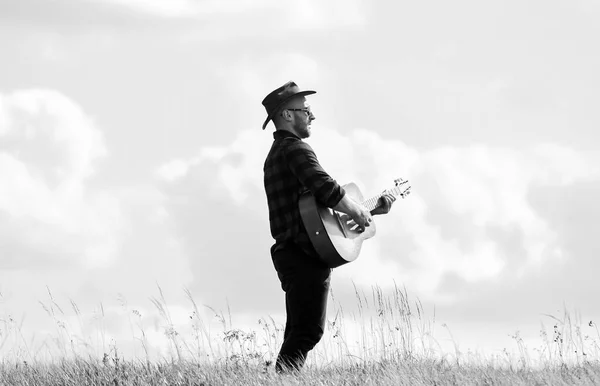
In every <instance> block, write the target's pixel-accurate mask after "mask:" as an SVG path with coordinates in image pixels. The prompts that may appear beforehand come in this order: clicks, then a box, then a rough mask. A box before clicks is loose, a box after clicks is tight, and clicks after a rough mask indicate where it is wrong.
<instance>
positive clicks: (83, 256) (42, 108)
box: [0, 90, 121, 268]
mask: <svg viewBox="0 0 600 386" xmlns="http://www.w3.org/2000/svg"><path fill="white" fill-rule="evenodd" d="M0 111H1V112H2V117H3V119H2V121H1V122H0V138H1V142H0V143H1V144H0V176H1V179H2V184H1V185H0V228H2V230H3V231H4V233H3V234H4V235H5V236H6V239H5V241H4V242H3V243H2V255H3V260H2V262H3V264H4V265H5V268H6V266H7V265H8V266H10V267H12V268H15V267H22V266H24V265H25V266H26V265H30V264H32V262H33V261H35V262H37V264H42V265H43V264H45V262H46V263H48V262H50V261H52V262H62V263H65V262H66V261H70V262H71V263H75V262H77V261H79V262H80V263H76V264H83V265H88V264H89V265H103V264H105V263H107V262H108V261H110V260H111V259H112V258H114V256H115V253H116V251H117V248H118V245H117V242H116V239H115V237H114V236H115V232H117V231H118V229H120V227H121V225H120V220H121V213H120V209H119V205H118V202H117V200H115V198H114V197H112V196H111V195H110V194H105V193H102V192H99V193H94V194H92V193H89V192H88V191H87V189H86V180H87V179H88V177H90V176H91V175H92V174H93V172H94V167H95V164H96V162H97V161H98V160H99V159H101V158H102V157H104V156H106V154H107V151H106V147H105V145H104V139H103V136H102V133H101V132H100V130H98V129H97V128H96V127H95V125H94V123H93V120H92V119H91V118H90V117H89V116H87V115H86V114H85V113H84V112H83V110H82V109H81V107H80V106H78V105H77V104H76V103H75V102H73V101H72V100H70V99H69V98H68V97H66V96H64V95H62V94H61V93H59V92H57V91H52V90H22V91H17V92H14V93H12V94H7V95H0ZM33 267H35V264H33Z"/></svg>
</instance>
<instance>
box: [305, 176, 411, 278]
mask: <svg viewBox="0 0 600 386" xmlns="http://www.w3.org/2000/svg"><path fill="white" fill-rule="evenodd" d="M407 184H408V181H406V180H403V179H401V178H399V179H396V180H395V181H394V187H393V188H391V189H387V190H384V191H383V192H382V193H381V194H379V195H377V196H375V197H371V198H369V199H368V200H364V198H363V195H362V192H361V191H360V189H359V188H358V186H356V184H355V183H353V182H351V183H349V184H346V185H343V188H344V190H345V191H346V194H349V195H350V197H351V198H352V199H354V201H356V202H359V203H362V205H364V206H365V207H366V208H367V209H368V210H369V211H373V210H374V209H375V208H377V207H378V206H379V198H380V197H381V196H383V195H384V194H386V193H388V194H392V195H394V196H396V197H398V196H400V197H402V198H405V197H406V196H408V195H409V194H410V186H408V185H407ZM298 207H299V209H300V216H301V217H302V222H303V223H304V227H305V228H306V231H307V233H308V237H309V239H310V241H311V243H312V245H313V246H314V247H315V249H316V251H317V253H318V254H319V256H320V258H321V259H322V260H323V261H325V263H327V265H328V266H329V267H330V268H336V267H339V266H340V265H343V264H346V263H349V262H351V261H354V260H356V258H358V255H359V254H360V249H361V247H362V243H363V241H364V240H366V239H369V238H371V237H373V236H375V232H376V230H377V229H376V227H375V222H374V221H373V222H371V224H370V226H368V227H366V228H365V230H364V231H362V232H361V231H359V230H358V228H359V226H358V224H356V223H355V222H354V221H353V220H352V218H351V217H350V216H349V215H347V214H345V213H340V212H337V211H335V210H333V209H331V208H328V207H326V206H324V205H321V204H320V203H318V202H317V201H316V200H315V198H314V196H313V195H312V193H310V192H309V191H307V192H305V193H304V194H302V195H301V196H300V200H299V201H298Z"/></svg>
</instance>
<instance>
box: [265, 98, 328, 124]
mask: <svg viewBox="0 0 600 386" xmlns="http://www.w3.org/2000/svg"><path fill="white" fill-rule="evenodd" d="M316 93H317V92H316V91H312V90H305V91H300V92H299V93H296V94H293V95H290V96H289V97H287V98H285V99H284V100H282V101H281V102H280V103H279V105H277V107H276V108H274V109H273V111H272V112H271V114H269V115H268V116H267V119H266V120H265V123H263V125H262V128H263V130H264V129H265V127H267V124H268V123H269V121H270V120H271V119H273V117H274V116H275V114H277V112H278V111H279V109H280V108H281V106H283V105H284V104H285V103H286V102H287V101H289V100H290V99H292V98H296V97H299V96H304V95H311V94H316Z"/></svg>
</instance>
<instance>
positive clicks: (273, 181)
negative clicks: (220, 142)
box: [263, 130, 346, 251]
mask: <svg viewBox="0 0 600 386" xmlns="http://www.w3.org/2000/svg"><path fill="white" fill-rule="evenodd" d="M273 138H274V141H273V145H272V146H271V150H270V151H269V154H268V155H267V158H266V160H265V164H264V169H263V170H264V173H265V174H264V184H265V192H266V194H267V204H268V207H269V222H270V225H271V235H272V236H273V238H274V239H275V244H276V245H282V244H283V243H285V242H288V241H292V242H295V243H297V244H299V245H300V246H301V247H308V250H309V251H314V249H312V245H311V244H310V240H309V239H308V235H307V234H306V230H305V228H304V224H303V223H302V219H301V217H300V210H299V209H298V199H299V198H300V195H301V194H302V193H303V192H305V191H306V190H309V191H310V192H311V193H312V194H313V196H314V197H315V199H316V200H317V202H319V203H321V204H323V205H325V206H327V207H330V208H332V207H334V206H336V205H337V204H338V203H339V202H340V200H341V199H342V197H344V195H345V194H346V192H345V191H344V189H343V188H342V187H341V186H340V185H339V184H338V183H337V182H336V181H335V180H334V179H333V178H331V176H329V174H327V173H326V172H325V170H323V168H322V167H321V165H320V164H319V161H318V160H317V156H316V155H315V152H314V151H313V149H312V148H311V147H310V145H309V144H307V143H306V142H304V141H302V140H301V139H300V138H298V137H297V136H296V135H294V134H292V133H290V132H289V131H285V130H277V131H275V132H274V133H273ZM275 248H277V247H275ZM303 249H305V250H307V249H306V248H303Z"/></svg>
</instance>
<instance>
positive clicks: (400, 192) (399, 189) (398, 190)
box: [362, 185, 410, 211]
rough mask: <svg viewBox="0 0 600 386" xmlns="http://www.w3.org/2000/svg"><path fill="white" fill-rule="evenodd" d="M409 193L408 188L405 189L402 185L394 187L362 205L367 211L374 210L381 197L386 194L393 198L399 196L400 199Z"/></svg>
mask: <svg viewBox="0 0 600 386" xmlns="http://www.w3.org/2000/svg"><path fill="white" fill-rule="evenodd" d="M409 191H410V187H408V188H405V187H403V186H402V185H400V186H396V187H395V188H393V189H388V190H385V191H383V192H382V193H380V194H378V195H376V196H374V197H371V198H369V199H368V200H365V201H363V203H362V204H363V205H364V206H365V208H367V209H368V210H369V211H371V210H374V209H375V208H377V207H378V206H379V205H378V204H379V199H380V198H381V196H383V195H384V194H386V193H389V194H392V195H394V196H396V197H397V196H400V197H402V198H404V197H406V196H407V195H408V192H409Z"/></svg>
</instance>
